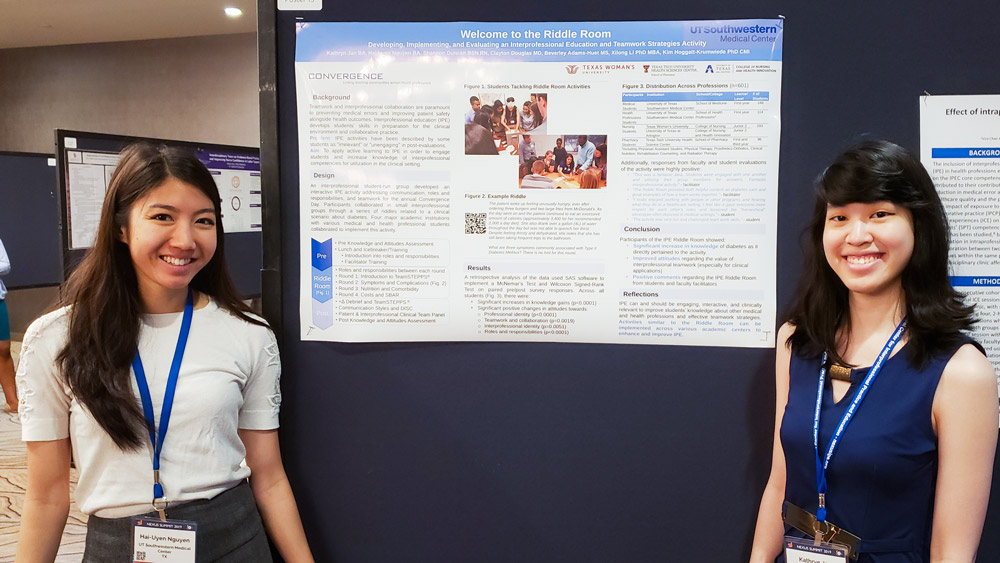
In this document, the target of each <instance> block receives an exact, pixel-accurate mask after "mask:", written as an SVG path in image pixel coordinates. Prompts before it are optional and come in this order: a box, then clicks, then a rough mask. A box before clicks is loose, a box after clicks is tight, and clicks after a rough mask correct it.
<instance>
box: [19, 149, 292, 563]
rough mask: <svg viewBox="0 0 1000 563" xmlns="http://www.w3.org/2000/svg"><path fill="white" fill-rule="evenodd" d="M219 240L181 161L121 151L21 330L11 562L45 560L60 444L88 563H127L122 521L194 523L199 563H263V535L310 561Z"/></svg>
mask: <svg viewBox="0 0 1000 563" xmlns="http://www.w3.org/2000/svg"><path fill="white" fill-rule="evenodd" d="M223 241H224V239H223V231H222V226H221V208H220V198H219V192H218V189H217V187H216V185H215V182H214V180H213V179H212V176H211V174H210V173H209V171H208V170H207V169H206V168H205V166H204V165H203V164H202V163H201V162H200V161H198V159H197V158H195V156H194V155H192V154H189V153H187V152H185V151H183V150H181V149H177V148H169V147H164V146H160V147H155V146H152V145H149V144H138V145H133V146H131V147H128V148H126V149H125V150H124V151H123V152H122V155H121V160H120V161H119V163H118V167H117V168H116V170H115V172H114V174H113V175H112V177H111V181H110V184H109V187H108V192H107V196H106V198H105V201H104V206H103V208H102V212H101V220H100V224H99V226H98V231H97V235H96V237H95V243H94V247H93V248H92V249H91V250H90V251H88V253H87V255H86V257H85V258H84V260H83V262H82V263H81V264H80V266H79V267H78V268H77V269H76V271H74V273H73V274H72V276H71V277H70V279H69V280H68V282H67V284H66V287H65V288H64V291H63V292H62V293H63V295H64V300H65V301H64V305H65V306H64V307H62V308H61V309H58V310H56V311H53V312H51V313H49V314H47V315H44V316H42V317H41V318H39V319H38V320H36V321H35V322H34V323H32V325H31V326H30V327H29V328H28V331H27V333H26V334H25V339H24V346H23V348H22V352H21V364H20V366H19V369H18V374H17V379H18V385H19V386H20V387H21V388H22V396H23V398H24V401H23V402H22V403H21V413H20V416H21V424H22V437H23V439H24V440H25V441H26V442H27V449H28V487H27V494H26V497H25V505H24V513H23V515H22V518H21V533H20V538H19V542H18V551H17V559H16V561H52V560H53V559H54V558H55V555H56V551H57V550H58V547H59V540H60V536H61V534H62V529H63V526H64V524H65V522H66V515H67V511H68V509H69V467H70V459H71V458H70V455H71V450H72V456H73V459H75V461H76V465H77V467H78V468H79V470H80V478H79V483H78V486H77V490H76V501H77V504H78V505H79V506H80V509H81V511H82V512H84V513H85V514H89V515H90V518H89V520H88V525H87V546H86V552H85V555H84V561H85V562H87V561H125V560H127V561H132V560H135V559H134V558H135V557H141V555H140V554H139V549H140V547H139V546H138V545H137V546H135V547H133V546H132V539H133V535H134V534H135V533H136V531H137V528H136V526H142V524H138V523H137V520H136V519H135V518H133V517H136V516H141V517H142V518H143V519H144V520H145V522H146V525H147V526H148V525H149V523H148V522H149V520H154V521H155V520H162V519H167V520H169V521H186V522H195V523H196V524H197V529H196V531H195V532H194V534H195V538H194V545H195V550H194V551H195V553H188V554H187V555H189V556H191V557H195V556H196V557H197V561H198V562H199V563H200V562H202V561H220V562H221V561H270V551H269V548H268V545H267V540H266V538H265V534H264V532H265V530H266V533H267V535H268V536H270V538H271V540H272V541H273V542H274V544H275V546H276V547H277V549H278V551H279V552H280V553H281V555H282V557H283V558H284V559H285V560H286V561H312V555H311V554H310V551H309V547H308V545H307V542H306V538H305V533H304V532H303V529H302V523H301V520H300V518H299V515H298V509H297V507H296V504H295V499H294V497H293V495H292V490H291V487H290V486H289V483H288V479H287V477H286V475H285V471H284V468H283V466H282V463H281V455H280V451H279V448H278V435H277V427H278V407H279V405H280V402H281V391H280V388H279V386H278V383H279V376H280V370H281V367H280V362H279V360H278V350H277V345H276V342H275V339H274V335H273V334H272V333H271V331H270V329H269V328H268V327H267V325H266V323H264V322H263V321H262V320H261V319H259V318H258V317H255V316H253V315H252V314H251V313H250V311H249V309H248V308H247V307H246V306H245V305H244V304H243V303H242V301H241V300H240V298H239V295H238V294H237V293H236V291H235V290H234V289H233V286H232V283H231V281H230V279H229V276H228V274H227V273H226V269H225V259H224V256H223V252H222V251H223ZM130 368H131V369H130ZM140 404H141V405H142V406H141V407H140ZM168 429H169V430H170V432H169V434H167V430H168ZM244 461H245V463H244ZM248 478H249V483H248V482H247V479H248ZM258 509H259V512H258ZM261 521H263V526H262V524H261ZM140 522H141V521H140ZM178 543H182V542H181V540H178ZM133 550H135V551H134V552H133ZM191 560H192V561H193V560H194V559H191Z"/></svg>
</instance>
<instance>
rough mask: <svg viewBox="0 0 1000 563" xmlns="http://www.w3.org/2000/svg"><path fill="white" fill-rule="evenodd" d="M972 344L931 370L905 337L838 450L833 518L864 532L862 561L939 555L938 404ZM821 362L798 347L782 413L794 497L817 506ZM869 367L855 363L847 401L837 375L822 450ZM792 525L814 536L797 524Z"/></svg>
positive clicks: (825, 411) (830, 477) (826, 405)
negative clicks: (947, 372)
mask: <svg viewBox="0 0 1000 563" xmlns="http://www.w3.org/2000/svg"><path fill="white" fill-rule="evenodd" d="M962 344H964V342H962V343H959V344H958V345H956V346H955V348H954V349H953V350H951V351H949V352H948V353H947V354H942V355H941V356H939V357H936V358H934V359H933V360H931V362H930V363H928V364H927V366H926V367H925V368H924V369H922V370H916V369H914V368H913V367H912V366H911V365H910V363H909V362H908V361H907V356H908V354H907V350H906V347H905V345H904V346H903V348H901V349H899V350H898V351H897V353H896V354H895V355H893V356H892V357H891V358H889V359H888V360H886V362H885V364H883V366H882V371H881V373H879V375H878V377H877V378H876V379H875V382H874V383H873V384H872V386H871V388H870V389H869V390H868V394H867V395H866V396H865V399H864V401H863V402H862V403H861V405H860V406H859V407H858V410H857V412H856V413H855V415H854V418H853V419H852V420H851V423H850V425H849V426H848V427H847V429H846V430H845V432H844V435H843V438H842V439H841V442H840V444H839V445H838V446H837V450H836V451H835V452H834V454H833V458H832V459H831V460H830V466H829V468H828V469H827V485H828V487H827V496H826V507H827V520H828V521H829V522H830V523H832V524H835V525H837V526H840V527H841V528H844V529H845V530H847V531H849V532H851V533H853V534H854V535H856V536H858V537H860V538H861V540H862V541H861V544H860V552H861V555H860V558H859V559H858V563H903V562H906V563H910V562H927V561H930V542H931V520H932V516H933V512H934V490H935V483H936V480H937V470H938V452H937V437H936V436H935V434H934V429H933V427H932V425H931V404H932V403H933V401H934V393H935V391H936V390H937V386H938V381H940V379H941V372H942V370H944V367H945V364H947V363H948V360H949V359H950V358H951V356H952V355H953V354H954V353H955V351H957V350H958V348H959V347H960V346H961V345H962ZM819 369H820V358H819V357H816V358H804V357H802V356H799V355H798V354H796V353H795V352H794V351H793V353H792V355H791V363H790V366H789V388H788V404H787V405H786V407H785V413H784V416H783V418H782V422H781V445H782V447H783V448H784V452H785V471H786V481H785V500H787V501H788V502H791V503H792V504H795V505H797V506H799V507H800V508H803V509H805V510H808V511H809V512H811V513H813V514H815V513H816V509H817V505H818V495H817V492H816V461H815V459H816V458H815V456H816V454H815V451H814V449H813V436H812V425H813V416H814V410H815V408H816V384H817V382H818V381H819ZM867 374H868V368H858V369H855V370H853V371H852V373H851V388H850V389H849V390H848V391H847V393H846V394H845V395H844V397H843V399H841V400H840V401H839V402H834V400H833V390H832V386H831V383H830V377H829V375H828V376H827V380H826V388H825V389H824V390H823V400H822V406H821V411H820V429H819V450H820V455H821V456H822V455H825V454H826V448H827V445H828V444H829V443H830V437H831V436H832V435H833V432H834V430H835V428H836V426H837V425H838V424H839V423H840V418H841V416H842V415H843V414H844V411H845V410H847V407H848V405H850V403H851V400H852V399H853V398H854V395H855V393H856V392H857V390H858V387H859V386H860V384H861V382H862V381H863V380H864V377H865V376H866V375H867ZM787 533H788V534H789V535H794V536H800V537H802V536H804V534H802V533H800V532H798V531H796V530H794V529H791V528H789V529H788V530H787ZM783 559H784V556H781V557H779V560H783Z"/></svg>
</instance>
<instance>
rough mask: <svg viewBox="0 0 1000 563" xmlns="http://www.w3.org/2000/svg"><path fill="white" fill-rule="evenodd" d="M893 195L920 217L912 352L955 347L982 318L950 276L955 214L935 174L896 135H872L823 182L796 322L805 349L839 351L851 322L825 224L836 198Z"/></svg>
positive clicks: (907, 289) (910, 297) (913, 358)
mask: <svg viewBox="0 0 1000 563" xmlns="http://www.w3.org/2000/svg"><path fill="white" fill-rule="evenodd" d="M876 201H890V202H892V203H894V204H896V205H902V206H903V207H905V208H906V209H908V210H909V211H910V213H911V214H912V216H913V255H912V256H911V257H910V262H909V263H908V264H907V265H906V267H905V268H904V269H903V273H902V277H901V284H902V288H903V295H904V296H905V300H906V317H907V319H908V321H907V335H908V337H909V343H908V344H907V350H908V357H909V361H910V362H911V364H913V365H915V366H917V367H920V366H923V365H924V364H925V363H926V362H927V361H928V360H929V359H930V358H931V357H932V356H934V355H935V354H937V353H940V352H943V351H945V350H948V349H949V348H952V347H953V346H955V345H956V344H957V343H958V342H959V341H960V340H961V338H962V335H961V333H962V331H964V330H968V329H969V328H971V327H972V324H973V323H975V319H974V318H973V307H972V306H971V305H966V304H965V303H964V301H963V299H964V295H963V294H961V293H959V292H957V291H955V290H954V289H953V288H952V287H951V282H950V280H949V277H948V244H949V234H948V219H947V218H946V217H945V213H944V206H943V205H942V204H941V199H940V198H939V197H938V194H937V191H936V190H935V189H934V183H933V182H932V181H931V178H930V175H928V174H927V170H925V169H924V167H923V165H921V164H920V161H919V160H918V159H917V158H916V157H915V156H914V155H913V154H912V153H911V152H910V151H908V150H906V149H904V148H903V147H900V146H899V145H896V144H893V143H890V142H888V141H876V140H866V141H862V142H860V143H858V144H856V145H855V146H853V147H851V148H849V149H847V150H846V151H844V152H843V153H841V154H840V156H838V157H837V158H836V160H834V161H833V164H831V165H830V167H829V168H827V169H826V170H825V171H824V172H823V174H821V175H820V177H819V178H818V179H817V181H816V206H815V208H814V209H813V216H812V221H811V223H810V225H809V227H808V230H807V232H808V235H809V240H808V244H807V245H806V246H805V272H804V274H803V277H802V280H801V282H800V285H799V290H798V293H797V295H796V298H795V301H794V302H793V305H792V308H791V312H790V314H789V316H788V321H789V322H790V323H791V324H793V325H795V332H794V333H793V334H792V336H791V337H790V338H789V339H788V341H789V343H790V344H792V346H793V347H794V348H795V349H796V350H798V351H800V352H801V353H803V354H805V355H819V354H821V353H822V352H823V351H824V350H826V351H827V352H828V353H829V354H830V356H831V358H832V359H833V361H835V362H837V363H841V364H845V363H846V362H844V359H843V358H842V357H841V355H840V352H839V351H838V350H837V334H838V330H841V329H848V330H849V329H850V318H851V317H850V312H849V305H848V292H847V288H846V287H845V286H844V284H843V283H842V282H841V281H840V278H838V277H837V274H836V273H834V271H833V269H832V268H831V267H830V265H829V264H828V263H827V261H826V257H825V254H824V252H823V228H824V225H825V224H826V213H827V206H828V205H835V206H840V205H847V204H849V203H872V202H876Z"/></svg>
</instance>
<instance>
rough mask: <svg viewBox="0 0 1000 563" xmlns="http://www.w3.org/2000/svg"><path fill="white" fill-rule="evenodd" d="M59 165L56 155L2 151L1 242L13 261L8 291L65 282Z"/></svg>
mask: <svg viewBox="0 0 1000 563" xmlns="http://www.w3.org/2000/svg"><path fill="white" fill-rule="evenodd" d="M57 187H58V184H57V182H56V160H55V158H54V157H53V156H52V155H51V154H37V153H19V152H0V202H3V203H2V204H0V240H3V243H4V247H5V248H6V250H7V254H8V256H9V257H10V262H11V271H10V273H8V274H7V275H5V276H4V277H3V283H4V285H5V286H6V287H7V289H26V288H31V287H45V286H52V285H59V284H60V283H62V271H63V269H62V252H61V248H62V246H61V245H60V243H59V240H60V233H61V231H60V226H59V198H58V196H57V194H56V189H57Z"/></svg>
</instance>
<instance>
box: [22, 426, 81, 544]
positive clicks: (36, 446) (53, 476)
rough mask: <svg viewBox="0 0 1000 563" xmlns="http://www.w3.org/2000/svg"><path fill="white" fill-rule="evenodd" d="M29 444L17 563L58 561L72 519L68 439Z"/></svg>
mask: <svg viewBox="0 0 1000 563" xmlns="http://www.w3.org/2000/svg"><path fill="white" fill-rule="evenodd" d="M26 444H27V447H28V489H27V491H26V493H25V495H24V512H23V513H22V514H21V531H20V533H19V534H18V537H17V555H16V556H15V557H14V561H15V562H17V563H38V562H49V561H55V559H56V553H58V552H59V542H60V541H61V540H62V532H63V528H65V527H66V517H67V516H69V464H70V459H71V457H72V456H71V453H70V452H71V448H70V443H69V438H63V439H61V440H51V441H46V442H26Z"/></svg>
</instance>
